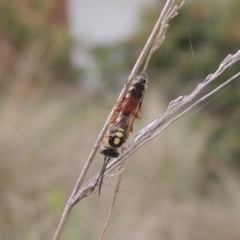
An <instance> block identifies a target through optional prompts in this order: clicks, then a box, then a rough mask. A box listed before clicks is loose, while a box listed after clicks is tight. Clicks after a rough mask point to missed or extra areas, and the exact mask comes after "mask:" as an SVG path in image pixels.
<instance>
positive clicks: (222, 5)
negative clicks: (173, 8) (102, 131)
mask: <svg viewBox="0 0 240 240" xmlns="http://www.w3.org/2000/svg"><path fill="white" fill-rule="evenodd" d="M159 5H161V6H163V5H162V1H159ZM237 9H240V1H238V0H229V1H220V2H219V1H218V0H211V1H199V0H192V1H189V2H187V3H186V4H185V6H184V7H183V8H182V9H181V10H180V12H179V14H178V16H177V17H176V18H174V19H173V20H172V21H171V22H170V26H169V29H168V31H167V34H166V39H165V41H164V43H163V44H162V46H161V47H160V49H159V50H158V51H157V52H156V53H155V54H154V56H153V58H152V60H151V62H150V65H149V69H148V73H149V76H150V84H149V86H150V88H151V85H154V86H155V87H156V88H159V89H161V94H163V95H164V99H165V100H166V102H169V101H171V100H172V99H174V98H176V97H177V96H179V95H185V94H188V93H190V92H191V90H193V88H195V87H196V86H197V84H199V83H200V82H201V81H203V79H205V77H206V76H207V75H208V74H210V73H213V72H214V71H215V70H216V69H217V68H218V66H219V64H220V63H221V61H222V60H223V59H224V58H225V57H226V56H227V55H228V54H231V53H235V52H237V51H238V50H239V46H240V45H239V42H240V32H239V31H238V25H239V23H240V15H239V12H238V10H237ZM142 12H143V14H142V18H141V22H140V24H139V29H138V31H137V33H136V34H134V35H133V36H132V37H131V38H129V39H127V40H126V41H123V42H122V43H118V44H116V45H113V46H110V47H109V48H107V47H106V46H98V47H96V49H95V52H94V53H95V55H96V58H97V59H102V56H106V57H105V58H104V59H105V61H103V62H101V66H102V72H103V74H105V73H106V72H108V71H110V72H112V71H113V70H112V69H114V70H115V71H116V72H117V73H118V71H119V72H126V73H127V72H129V69H131V67H132V66H133V64H134V63H135V60H136V59H137V57H138V56H139V53H140V51H141V49H142V46H143V45H144V43H145V40H146V39H147V37H148V35H149V33H150V31H151V29H152V28H153V26H154V24H155V21H156V19H157V17H158V14H159V8H158V7H155V6H153V7H146V8H144V9H143V11H142ZM113 55H114V57H115V58H116V59H118V60H117V62H116V61H115V62H114V61H112V58H113ZM107 66H111V67H110V68H109V69H110V70H109V69H108V70H106V69H107ZM238 69H239V64H237V65H235V66H234V67H231V68H230V69H229V70H228V71H226V73H224V74H223V76H222V77H220V78H219V79H218V80H217V81H216V82H215V83H213V84H212V85H211V86H210V87H208V89H206V92H208V91H209V90H210V89H213V88H214V87H216V86H218V85H219V84H220V83H221V82H223V81H225V80H226V79H228V78H229V77H231V76H233V75H234V73H237V71H238ZM111 74H112V73H111ZM112 75H113V74H112ZM114 80H115V79H114ZM110 81H111V84H113V82H112V81H113V80H112V78H111V80H110ZM115 81H116V80H115ZM116 84H117V83H116V82H115V85H116ZM206 92H205V93H206ZM205 104H206V105H205ZM205 104H204V105H205V106H204V108H202V109H201V112H202V113H199V114H202V115H203V116H204V117H205V120H206V121H207V120H209V121H214V122H215V124H216V125H215V127H213V128H212V130H211V135H210V136H209V138H208V139H206V145H205V149H204V151H203V152H202V156H200V158H199V161H202V163H203V166H202V167H203V168H204V169H205V170H204V171H203V172H204V174H205V173H206V178H207V179H209V178H210V179H212V178H211V177H210V176H212V175H214V171H213V172H212V169H211V167H210V166H212V164H213V163H212V161H214V162H215V161H216V162H217V163H219V162H223V163H225V164H227V165H229V166H230V167H231V168H233V169H235V168H237V169H239V170H240V148H239V136H240V125H239V124H238V123H239V121H240V108H239V105H240V86H239V84H238V83H235V84H234V86H232V87H230V88H228V89H227V90H226V91H224V92H222V93H221V94H220V95H218V96H216V98H213V99H212V101H210V103H209V104H207V102H206V103H205ZM193 119H194V118H193ZM193 121H194V120H193ZM199 124H200V123H199ZM201 179H202V178H201ZM205 187H207V185H205ZM205 190H206V189H205Z"/></svg>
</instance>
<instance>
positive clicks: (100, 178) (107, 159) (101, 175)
mask: <svg viewBox="0 0 240 240" xmlns="http://www.w3.org/2000/svg"><path fill="white" fill-rule="evenodd" d="M110 159H111V158H107V157H105V158H104V163H103V167H102V170H101V172H100V174H99V177H98V180H99V188H98V193H99V196H100V194H101V187H102V183H103V176H104V173H105V170H106V167H107V165H108V163H109V161H110Z"/></svg>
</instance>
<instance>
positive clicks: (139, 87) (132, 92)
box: [127, 73, 147, 99]
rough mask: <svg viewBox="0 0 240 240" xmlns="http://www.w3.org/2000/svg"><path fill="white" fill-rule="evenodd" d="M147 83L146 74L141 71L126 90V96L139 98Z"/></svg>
mask: <svg viewBox="0 0 240 240" xmlns="http://www.w3.org/2000/svg"><path fill="white" fill-rule="evenodd" d="M146 85H147V75H146V74H145V73H142V74H140V75H138V76H137V79H136V80H134V81H133V82H132V84H131V86H130V88H129V90H128V93H127V98H129V97H134V98H137V99H141V98H142V97H143V93H144V91H145V90H146Z"/></svg>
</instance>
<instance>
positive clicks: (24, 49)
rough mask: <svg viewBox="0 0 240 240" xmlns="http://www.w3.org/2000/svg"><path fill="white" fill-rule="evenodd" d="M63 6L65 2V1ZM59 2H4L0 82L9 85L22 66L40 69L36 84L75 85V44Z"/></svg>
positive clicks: (0, 7)
mask: <svg viewBox="0 0 240 240" xmlns="http://www.w3.org/2000/svg"><path fill="white" fill-rule="evenodd" d="M62 2H63V1H62ZM59 4H60V1H46V0H44V1H42V0H41V1H40V0H33V1H27V0H3V1H1V4H0V50H1V57H0V62H1V73H2V74H1V79H0V81H1V82H3V81H5V83H6V82H9V80H12V81H14V80H18V81H19V79H13V75H14V73H16V72H17V71H19V68H21V66H22V65H26V68H28V69H31V68H35V67H36V68H37V74H36V75H34V76H33V79H34V80H35V81H36V82H39V81H40V82H43V81H45V82H48V83H49V82H50V83H52V82H60V81H61V82H74V81H76V78H77V76H78V74H79V73H80V72H79V71H78V70H77V69H75V68H74V67H73V66H72V65H71V63H70V54H71V47H72V45H73V44H72V41H71V39H70V38H69V36H68V33H67V27H66V26H67V20H66V15H65V14H64V12H61V10H60V11H59V9H58V8H59Z"/></svg>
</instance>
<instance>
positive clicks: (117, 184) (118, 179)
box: [99, 170, 122, 240]
mask: <svg viewBox="0 0 240 240" xmlns="http://www.w3.org/2000/svg"><path fill="white" fill-rule="evenodd" d="M121 172H122V170H121V171H119V173H118V175H117V178H116V182H115V188H114V192H113V196H112V204H111V207H110V210H109V213H108V216H107V220H106V222H105V225H104V227H103V230H102V233H101V235H100V237H99V240H102V238H103V235H104V233H105V231H106V229H107V226H108V224H109V221H110V217H111V215H112V211H113V207H114V204H115V201H116V198H117V194H118V190H119V187H120V183H121Z"/></svg>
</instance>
